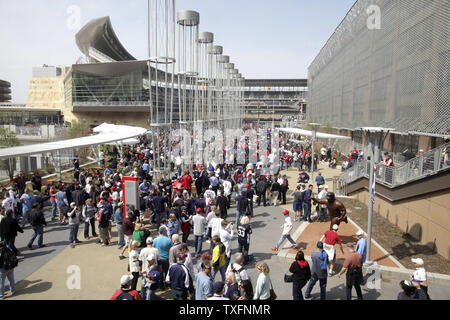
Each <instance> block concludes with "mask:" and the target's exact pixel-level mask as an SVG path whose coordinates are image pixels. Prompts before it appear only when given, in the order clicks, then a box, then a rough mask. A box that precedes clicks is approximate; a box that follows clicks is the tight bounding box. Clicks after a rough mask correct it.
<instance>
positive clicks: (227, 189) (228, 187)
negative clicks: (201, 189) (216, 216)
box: [223, 181, 232, 197]
mask: <svg viewBox="0 0 450 320" xmlns="http://www.w3.org/2000/svg"><path fill="white" fill-rule="evenodd" d="M231 188H232V185H231V182H230V181H224V182H223V191H224V195H225V196H227V197H228V196H229V195H230V194H231Z"/></svg>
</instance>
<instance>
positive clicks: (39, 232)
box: [28, 224, 44, 247]
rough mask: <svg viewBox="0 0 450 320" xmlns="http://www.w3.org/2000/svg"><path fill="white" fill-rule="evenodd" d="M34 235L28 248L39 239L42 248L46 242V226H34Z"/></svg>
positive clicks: (39, 245)
mask: <svg viewBox="0 0 450 320" xmlns="http://www.w3.org/2000/svg"><path fill="white" fill-rule="evenodd" d="M33 231H34V233H33V235H32V236H31V239H30V242H28V246H32V245H33V242H34V239H36V237H37V238H38V247H41V246H42V242H43V240H44V226H43V225H42V224H38V225H36V226H33Z"/></svg>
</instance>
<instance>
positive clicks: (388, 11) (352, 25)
mask: <svg viewBox="0 0 450 320" xmlns="http://www.w3.org/2000/svg"><path fill="white" fill-rule="evenodd" d="M371 5H375V6H378V7H379V8H380V29H373V28H370V29H369V26H370V24H369V25H368V23H367V21H368V19H371V16H373V13H372V12H370V11H369V13H367V9H368V8H369V7H370V6H371ZM308 71H309V79H308V81H309V84H308V87H309V101H308V103H309V105H310V107H309V108H308V119H309V120H311V121H315V122H319V123H322V124H324V125H325V124H328V123H331V124H333V126H334V127H336V128H346V129H356V128H360V127H361V126H382V127H390V128H395V129H396V131H398V132H415V133H419V132H421V133H427V134H438V135H444V134H448V130H450V0H396V1H394V0H359V1H357V2H356V3H355V4H354V6H353V7H352V8H351V9H350V11H349V12H348V14H347V16H346V17H345V18H344V20H343V21H342V23H341V24H340V25H339V26H338V28H337V29H336V30H335V32H334V34H333V35H332V36H331V37H330V39H329V40H328V42H327V43H326V45H325V46H324V47H323V48H322V50H321V51H320V53H319V55H318V56H317V57H316V58H315V59H314V61H313V62H312V64H311V65H310V67H309V69H308Z"/></svg>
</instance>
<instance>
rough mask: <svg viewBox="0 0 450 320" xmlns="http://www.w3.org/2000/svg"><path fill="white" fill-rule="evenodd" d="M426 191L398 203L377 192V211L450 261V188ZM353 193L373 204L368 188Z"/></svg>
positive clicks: (356, 196)
mask: <svg viewBox="0 0 450 320" xmlns="http://www.w3.org/2000/svg"><path fill="white" fill-rule="evenodd" d="M423 193H424V195H417V196H415V197H413V198H408V199H404V200H400V201H395V202H392V201H389V200H387V199H385V198H383V197H380V196H378V195H377V196H376V199H375V204H374V211H376V212H378V213H379V214H380V215H381V216H383V217H385V218H386V219H388V220H389V221H390V222H391V223H393V224H394V225H396V226H397V227H398V228H400V229H401V230H402V231H403V232H407V233H409V234H410V235H411V236H412V237H414V238H415V239H417V240H418V241H420V242H421V243H423V244H425V245H427V246H428V247H430V248H431V249H434V250H436V252H437V253H438V254H440V255H441V256H443V257H444V258H446V259H449V260H450V190H449V189H447V190H441V191H436V192H433V193H427V194H425V193H426V190H423ZM350 195H351V196H353V197H355V198H356V199H358V200H359V201H361V202H362V203H369V192H368V190H367V189H366V188H363V189H359V190H356V191H354V192H352V193H351V194H350Z"/></svg>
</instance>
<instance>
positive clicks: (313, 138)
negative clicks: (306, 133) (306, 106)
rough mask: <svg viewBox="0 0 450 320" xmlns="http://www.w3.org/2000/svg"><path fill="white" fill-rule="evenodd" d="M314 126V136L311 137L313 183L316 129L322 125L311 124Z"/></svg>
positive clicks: (312, 176)
mask: <svg viewBox="0 0 450 320" xmlns="http://www.w3.org/2000/svg"><path fill="white" fill-rule="evenodd" d="M310 125H311V126H312V136H311V168H310V169H311V170H310V172H311V181H314V180H313V178H314V144H315V142H316V127H320V123H310Z"/></svg>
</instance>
